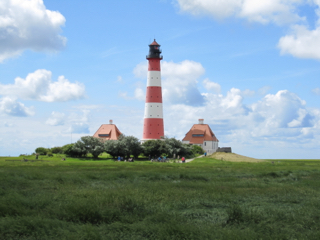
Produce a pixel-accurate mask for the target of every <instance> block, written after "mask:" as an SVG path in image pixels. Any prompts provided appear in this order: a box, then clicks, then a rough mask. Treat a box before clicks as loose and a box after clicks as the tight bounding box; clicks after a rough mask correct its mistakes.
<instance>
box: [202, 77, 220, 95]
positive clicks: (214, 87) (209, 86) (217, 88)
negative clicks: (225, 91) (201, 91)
mask: <svg viewBox="0 0 320 240" xmlns="http://www.w3.org/2000/svg"><path fill="white" fill-rule="evenodd" d="M202 83H203V85H204V87H205V88H206V89H207V90H208V91H213V92H215V93H220V91H221V86H220V85H219V84H218V83H215V82H211V81H210V80H209V79H208V78H206V79H204V80H203V82H202Z"/></svg>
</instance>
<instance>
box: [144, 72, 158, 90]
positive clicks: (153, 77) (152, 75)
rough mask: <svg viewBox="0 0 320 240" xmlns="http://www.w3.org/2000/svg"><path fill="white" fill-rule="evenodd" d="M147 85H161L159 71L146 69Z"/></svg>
mask: <svg viewBox="0 0 320 240" xmlns="http://www.w3.org/2000/svg"><path fill="white" fill-rule="evenodd" d="M147 87H161V72H160V71H148V80H147Z"/></svg>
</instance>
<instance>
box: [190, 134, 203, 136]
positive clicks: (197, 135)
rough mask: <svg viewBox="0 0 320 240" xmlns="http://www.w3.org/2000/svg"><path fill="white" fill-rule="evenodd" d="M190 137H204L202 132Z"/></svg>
mask: <svg viewBox="0 0 320 240" xmlns="http://www.w3.org/2000/svg"><path fill="white" fill-rule="evenodd" d="M192 137H204V134H192Z"/></svg>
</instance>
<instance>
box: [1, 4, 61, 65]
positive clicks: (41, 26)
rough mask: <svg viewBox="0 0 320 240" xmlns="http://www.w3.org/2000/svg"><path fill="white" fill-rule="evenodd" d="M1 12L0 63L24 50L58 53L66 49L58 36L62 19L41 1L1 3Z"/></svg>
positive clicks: (59, 14)
mask: <svg viewBox="0 0 320 240" xmlns="http://www.w3.org/2000/svg"><path fill="white" fill-rule="evenodd" d="M0 12H1V15H0V36H1V37H0V62H2V61H3V60H4V59H7V58H10V57H13V56H16V55H18V54H20V53H21V52H23V51H24V50H25V49H31V50H33V51H57V50H61V49H62V48H63V47H64V46H65V44H66V38H65V37H63V36H61V35H60V33H61V27H62V26H63V25H64V23H65V18H64V16H63V15H62V14H61V13H59V12H57V11H51V10H48V9H46V7H45V5H44V4H43V1H42V0H28V1H26V0H2V1H1V3H0Z"/></svg>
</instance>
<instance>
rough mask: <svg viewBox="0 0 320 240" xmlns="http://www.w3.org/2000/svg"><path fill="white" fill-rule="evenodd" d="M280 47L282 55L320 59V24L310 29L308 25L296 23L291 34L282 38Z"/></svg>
mask: <svg viewBox="0 0 320 240" xmlns="http://www.w3.org/2000/svg"><path fill="white" fill-rule="evenodd" d="M278 47H279V48H280V50H281V54H282V55H284V54H291V55H293V56H295V57H298V58H313V59H320V26H319V27H317V28H316V29H313V30H309V29H308V28H307V26H304V25H295V26H293V27H292V33H291V34H288V35H286V36H284V37H281V38H280V40H279V43H278Z"/></svg>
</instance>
